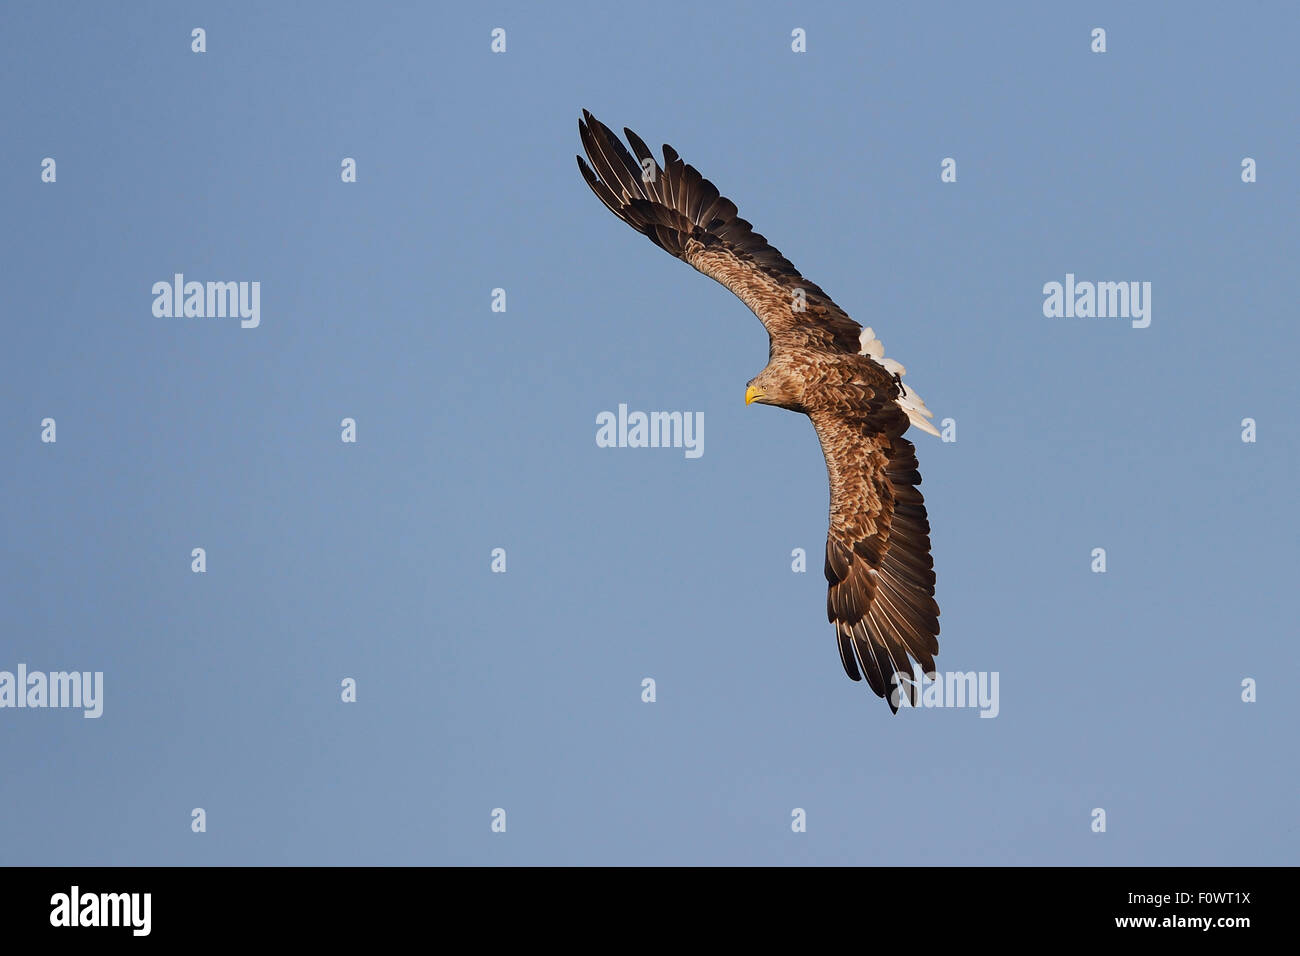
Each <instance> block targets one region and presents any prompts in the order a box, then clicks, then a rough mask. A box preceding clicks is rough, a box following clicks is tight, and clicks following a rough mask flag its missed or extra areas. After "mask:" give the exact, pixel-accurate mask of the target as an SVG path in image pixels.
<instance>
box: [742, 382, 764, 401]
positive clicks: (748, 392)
mask: <svg viewBox="0 0 1300 956" xmlns="http://www.w3.org/2000/svg"><path fill="white" fill-rule="evenodd" d="M762 397H763V390H762V389H761V388H755V387H754V386H753V385H751V386H749V388H747V389H745V404H746V405H751V404H753V403H754V402H756V401H758V400H759V399H760V398H762Z"/></svg>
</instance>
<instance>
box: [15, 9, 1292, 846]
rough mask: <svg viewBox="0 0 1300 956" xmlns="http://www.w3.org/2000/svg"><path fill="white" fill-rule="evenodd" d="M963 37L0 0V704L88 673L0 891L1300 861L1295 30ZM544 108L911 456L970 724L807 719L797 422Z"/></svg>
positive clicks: (815, 597)
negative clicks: (192, 875)
mask: <svg viewBox="0 0 1300 956" xmlns="http://www.w3.org/2000/svg"><path fill="white" fill-rule="evenodd" d="M979 6H980V7H981V8H980V9H977V8H976V7H977V5H973V4H970V5H968V4H951V5H949V4H938V5H926V4H906V5H881V6H880V7H879V8H878V9H871V10H866V9H863V5H852V7H853V8H852V9H846V8H844V5H838V4H837V5H832V4H825V5H823V4H811V5H810V4H800V5H798V6H796V5H790V4H779V3H770V2H757V3H743V4H741V3H735V4H719V5H700V4H695V3H680V4H679V3H660V4H656V5H655V7H654V10H653V15H647V9H646V8H643V7H639V6H626V5H625V6H619V5H617V4H609V3H591V4H583V5H569V6H559V7H555V6H554V5H538V4H532V3H518V4H497V5H494V6H490V7H482V6H480V5H469V4H466V5H464V7H463V9H453V8H451V7H449V6H447V5H434V4H425V3H420V4H409V5H400V6H393V5H385V4H377V5H366V4H362V5H357V4H352V3H348V4H310V5H307V4H302V5H289V4H261V3H242V4H172V3H154V4H129V5H117V4H112V5H105V4H90V3H83V4H57V5H51V4H5V5H4V7H3V9H2V10H0V46H2V47H3V54H4V55H3V57H0V79H2V80H3V91H4V92H3V96H2V97H0V128H2V129H3V130H4V144H5V148H4V149H3V150H2V151H0V217H2V218H3V221H4V223H5V227H6V228H5V229H3V230H2V231H0V244H3V258H4V261H5V262H6V266H7V267H6V270H5V275H6V280H5V283H6V295H5V297H4V306H3V314H4V321H3V336H4V345H3V349H0V437H3V447H4V448H5V449H6V452H7V457H6V460H5V467H4V468H3V469H0V546H2V547H3V551H2V552H0V621H3V623H2V624H0V670H3V671H15V669H16V668H17V667H18V666H19V665H23V666H25V667H26V668H27V669H28V670H29V671H43V672H49V671H62V670H77V671H89V672H97V671H98V672H102V673H103V675H104V676H103V701H102V704H103V713H102V716H101V717H99V718H98V719H85V718H83V717H82V714H81V712H80V711H78V710H71V709H49V708H46V709H21V710H20V709H0V760H3V772H0V808H3V812H0V861H3V862H6V863H25V864H238V863H253V864H293V863H306V864H350V863H379V864H389V863H391V864H552V863H559V864H676V863H687V864H867V865H917V864H976V863H981V864H1076V863H1081V864H1107V863H1116V864H1192V863H1197V864H1266V863H1267V864H1288V863H1295V862H1296V859H1297V847H1300V821H1297V816H1296V806H1297V794H1298V787H1300V775H1298V774H1297V767H1296V756H1295V731H1296V727H1297V723H1298V720H1297V718H1300V704H1298V703H1297V699H1296V695H1295V693H1294V684H1295V681H1296V678H1297V670H1298V665H1300V652H1298V651H1297V636H1296V628H1295V622H1294V617H1293V615H1292V613H1291V612H1290V607H1289V605H1290V599H1291V597H1292V595H1293V592H1294V588H1295V583H1294V579H1295V574H1296V570H1297V564H1298V562H1297V551H1296V547H1297V504H1296V496H1295V472H1296V465H1297V460H1298V459H1297V439H1298V437H1300V435H1298V434H1297V418H1296V409H1297V407H1298V406H1300V394H1297V387H1296V380H1295V373H1294V366H1295V355H1296V349H1297V344H1298V341H1297V333H1296V305H1295V303H1296V296H1295V286H1294V276H1295V261H1296V254H1297V245H1298V243H1297V230H1296V223H1297V212H1298V211H1300V203H1298V202H1297V198H1298V195H1297V181H1298V180H1297V176H1296V171H1295V165H1296V135H1295V130H1296V126H1295V121H1296V116H1297V90H1298V89H1300V82H1298V80H1300V76H1298V74H1300V69H1298V68H1297V57H1296V52H1295V51H1296V49H1297V46H1300V28H1298V15H1297V13H1296V9H1295V6H1294V5H1293V4H1289V3H1260V4H1251V5H1248V6H1245V7H1240V6H1231V5H1228V6H1223V5H1217V4H1216V5H1205V6H1199V7H1198V6H1197V5H1195V4H1188V5H1180V6H1179V7H1178V8H1177V9H1176V10H1173V9H1171V8H1167V7H1165V6H1163V5H1156V4H1151V5H1142V4H1124V3H1115V4H1089V5H1087V12H1086V13H1085V12H1065V11H1063V10H1061V9H1058V5H1056V4H1032V3H1026V4H1023V5H1018V6H1009V7H1005V8H1004V9H1003V10H1002V11H1001V12H999V13H996V14H994V13H991V12H988V11H986V10H984V9H983V8H982V5H979ZM196 27H202V28H203V29H205V30H206V52H204V53H195V52H192V50H191V43H192V39H191V31H192V30H193V29H194V28H196ZM496 27H501V28H504V29H505V31H506V52H504V53H501V54H494V53H493V52H492V51H491V49H490V47H491V42H492V38H491V31H492V30H493V28H496ZM1096 27H1101V28H1104V29H1105V31H1106V46H1107V50H1106V52H1105V53H1094V52H1092V51H1091V49H1090V47H1091V45H1092V43H1093V41H1092V38H1091V31H1092V30H1093V28H1096ZM796 28H801V29H803V30H805V31H806V37H807V40H806V44H807V51H806V52H804V53H795V52H793V51H792V49H791V44H792V42H793V41H792V37H791V33H792V31H793V30H795V29H796ZM582 108H587V109H590V110H591V111H592V112H593V113H595V115H596V116H597V117H599V118H601V119H602V120H604V121H605V122H607V123H608V124H609V125H611V126H613V127H614V128H615V129H621V128H622V127H623V126H625V125H626V126H630V127H632V128H633V129H634V130H636V131H637V132H638V133H639V134H640V135H641V136H642V137H643V138H644V139H645V140H646V141H647V142H649V143H650V144H651V145H652V146H653V147H656V148H657V147H658V145H659V144H660V143H663V142H669V143H671V144H672V145H673V146H674V147H675V148H676V149H677V150H678V151H679V152H680V153H681V154H682V156H683V157H684V158H685V159H686V161H687V162H690V163H692V164H693V165H695V166H696V167H697V168H698V169H700V170H701V171H702V172H703V173H704V175H705V176H707V177H708V178H710V179H711V180H712V181H713V182H714V183H715V184H716V185H717V186H718V187H719V188H720V189H721V190H722V191H723V193H724V195H727V196H729V197H730V198H731V199H732V200H734V201H735V202H736V203H737V205H738V206H739V208H740V212H741V215H743V216H744V217H745V218H747V219H749V220H750V221H752V222H753V223H754V225H755V227H756V228H757V229H758V230H759V231H760V232H762V233H763V234H764V235H766V236H767V237H768V238H769V240H770V241H771V242H772V243H773V244H774V245H776V246H777V247H778V248H779V249H780V250H781V251H782V252H783V253H784V254H785V255H786V256H787V257H789V258H790V259H791V260H792V261H793V262H794V263H795V264H796V265H797V266H798V267H799V268H800V269H801V270H802V271H803V272H804V273H805V274H806V275H807V276H809V277H810V278H811V279H812V280H813V281H815V282H817V283H818V284H820V285H821V286H822V287H823V288H825V289H826V291H827V292H828V293H830V294H831V295H832V296H833V297H834V298H835V300H836V301H837V302H838V303H839V304H840V305H841V306H842V307H843V308H844V309H845V310H847V311H848V312H849V313H850V314H851V315H853V316H854V317H855V318H857V319H858V320H859V321H860V322H862V323H863V324H864V325H870V326H872V327H873V328H874V329H875V330H876V332H877V334H878V335H879V336H880V338H881V339H882V340H883V341H884V343H885V346H886V349H887V354H888V355H890V356H891V357H894V358H897V359H898V360H899V361H901V362H903V363H904V364H905V365H906V366H907V370H908V374H907V382H908V383H910V384H912V385H913V386H915V388H916V389H917V390H918V391H919V392H920V394H922V395H923V396H924V397H925V400H926V402H927V403H928V405H929V407H930V408H931V409H932V410H934V411H935V413H936V417H937V419H940V420H941V419H945V418H951V419H952V420H954V421H955V423H956V439H957V440H956V441H952V442H943V441H940V440H939V439H936V438H931V437H930V436H928V435H924V434H920V433H917V432H915V431H914V432H913V433H912V435H913V438H914V440H915V441H916V442H917V444H918V449H919V451H918V454H919V458H920V463H921V471H922V474H923V475H924V479H925V481H924V485H923V486H922V490H923V491H924V492H925V495H926V499H927V503H928V507H929V512H930V519H931V523H932V525H933V535H932V538H933V546H934V560H935V566H936V572H937V575H938V594H937V597H938V601H939V604H940V606H941V608H942V618H941V624H942V628H943V631H942V634H941V635H940V648H941V651H940V655H939V658H938V664H939V667H940V668H941V669H943V670H945V671H961V672H965V671H975V672H985V673H992V672H996V673H997V674H998V675H999V693H1000V700H999V712H998V715H997V717H996V718H993V719H983V718H981V717H980V716H979V712H978V710H976V709H971V708H944V709H938V708H934V709H921V710H911V711H909V710H906V709H904V710H903V711H900V713H899V714H898V715H897V716H891V715H890V712H889V709H888V707H887V706H886V705H885V703H884V702H883V701H881V700H879V699H877V698H876V697H874V696H873V695H871V694H870V693H869V691H868V690H867V689H866V688H865V686H864V685H861V684H853V683H852V682H850V681H849V680H848V679H847V678H846V677H845V675H844V673H843V672H842V669H841V667H840V663H839V658H838V655H837V653H836V648H835V641H834V637H833V634H832V631H831V628H830V626H829V625H828V624H827V623H826V619H825V581H824V579H823V577H822V570H821V565H822V557H821V556H822V553H823V548H824V540H825V532H826V506H827V484H826V474H825V467H824V464H823V461H822V458H821V455H820V452H819V450H818V446H817V442H816V438H815V436H814V434H813V431H812V428H811V426H810V425H809V423H808V422H807V421H805V420H804V419H803V418H802V417H801V416H798V415H795V414H791V413H789V412H786V411H783V410H781V409H776V408H770V407H764V406H759V405H754V406H751V407H748V408H746V407H745V405H744V400H743V396H744V391H745V383H746V382H747V381H748V380H749V378H751V377H752V376H753V375H754V374H756V373H757V372H758V371H759V370H760V369H761V368H762V366H763V363H764V362H765V360H766V357H767V352H766V347H767V341H766V337H765V335H764V333H763V330H762V328H761V326H760V325H759V324H758V322H757V320H756V319H755V318H754V317H753V316H752V315H751V314H750V313H749V312H748V310H746V308H745V307H744V306H743V305H742V304H741V303H740V302H739V300H737V299H735V298H734V297H733V296H731V294H730V293H728V292H727V291H726V290H725V289H723V288H722V287H720V286H718V285H716V284H714V283H712V282H711V281H709V280H708V279H706V278H704V277H703V276H701V275H699V274H697V273H695V272H694V271H693V270H691V269H690V268H689V267H687V266H686V265H684V264H683V263H680V262H677V261H675V260H673V259H672V258H671V257H669V256H667V255H665V254H664V253H663V252H661V251H660V250H658V249H656V248H655V247H654V246H652V245H651V244H650V243H649V242H648V241H646V240H645V239H644V238H643V237H641V236H638V235H636V234H635V233H634V232H632V231H631V230H630V229H628V228H627V227H626V226H624V225H623V224H622V223H620V222H618V221H617V220H616V219H615V218H614V217H613V216H611V215H610V214H609V213H608V212H607V211H606V210H605V209H604V207H603V206H602V205H601V204H600V202H599V201H598V200H597V199H596V197H595V196H593V195H592V194H591V193H590V191H589V190H588V188H587V186H586V185H585V184H584V183H583V182H582V179H581V178H580V176H579V174H578V170H577V168H576V164H575V163H574V159H573V157H574V154H575V153H576V152H578V151H579V148H580V147H579V141H578V133H577V119H578V117H579V115H580V110H581V109H582ZM47 157H48V158H51V159H53V160H55V163H56V166H55V175H56V180H55V181H54V182H52V183H51V182H42V161H43V160H44V159H46V158H47ZM345 157H350V158H352V159H354V160H355V162H356V171H357V181H356V182H355V183H344V182H342V177H341V164H342V163H343V160H344V158H345ZM1247 157H1249V158H1251V159H1253V160H1254V161H1255V164H1256V166H1255V168H1256V175H1257V181H1256V182H1253V183H1245V182H1243V181H1242V161H1243V159H1245V158H1247ZM945 158H951V159H953V160H955V163H956V182H950V183H945V182H942V181H941V178H940V173H941V163H942V161H943V160H944V159H945ZM176 273H182V274H184V276H185V277H186V279H187V280H196V281H201V282H207V281H239V282H254V281H256V282H258V283H260V285H259V289H260V314H259V318H260V324H259V325H258V326H257V327H256V328H241V324H240V321H239V320H238V319H237V318H229V317H227V318H198V317H188V318H186V317H180V318H166V317H159V316H156V315H155V314H154V301H155V296H154V294H153V292H152V288H153V286H154V284H155V283H157V282H170V281H171V279H172V277H173V275H175V274H176ZM1067 274H1070V275H1073V276H1075V278H1076V280H1077V281H1079V282H1083V281H1096V282H1101V281H1116V282H1118V281H1124V282H1139V283H1144V282H1149V283H1150V284H1151V285H1150V289H1151V292H1150V306H1151V313H1150V319H1151V321H1150V325H1149V327H1147V328H1134V327H1133V326H1132V324H1131V322H1130V321H1128V320H1126V319H1122V318H1064V317H1047V316H1045V315H1044V308H1043V306H1044V298H1045V296H1044V292H1043V287H1044V285H1045V284H1047V283H1050V282H1061V283H1064V282H1065V281H1066V276H1067ZM250 288H251V286H250ZM498 288H500V289H504V290H505V292H506V300H505V301H506V311H505V312H495V311H493V309H492V302H493V290H494V289H498ZM620 404H625V405H627V406H628V408H629V409H630V410H644V411H654V410H661V411H684V412H692V413H702V415H703V419H704V422H705V430H704V445H703V454H702V455H700V456H699V457H698V458H688V457H687V456H686V455H685V454H684V453H683V450H682V449H674V448H657V449H638V448H600V447H597V444H596V440H595V439H596V431H597V427H596V417H597V416H598V415H599V414H600V413H601V412H602V411H616V410H617V409H618V406H619V405H620ZM47 418H50V419H54V421H55V423H56V424H55V427H56V438H57V440H56V441H55V442H53V443H49V442H44V441H42V424H41V423H42V421H43V420H44V419H47ZM345 418H351V419H354V420H355V422H356V439H357V440H356V441H355V443H345V442H343V441H342V440H341V435H342V431H343V429H342V425H341V422H342V421H343V420H344V419H345ZM1247 418H1250V419H1253V420H1254V421H1255V423H1256V439H1257V440H1256V441H1254V442H1244V441H1243V440H1242V434H1243V425H1242V422H1243V419H1247ZM195 548H203V549H204V551H205V554H206V571H205V572H204V573H194V572H193V571H192V569H191V562H192V560H193V559H192V557H191V554H192V551H193V549H195ZM495 548H502V549H504V550H505V556H506V557H505V560H506V571H505V573H493V570H492V560H493V559H492V552H493V549H495ZM797 548H802V549H804V550H805V551H806V553H807V555H808V559H807V563H808V568H807V571H806V573H797V572H795V571H793V570H792V563H793V558H792V552H793V551H794V550H795V549H797ZM1097 548H1103V549H1105V557H1106V571H1105V573H1095V572H1094V571H1093V570H1092V568H1093V565H1094V560H1095V559H1094V558H1093V552H1094V549H1097ZM345 678H353V679H354V680H355V681H356V697H357V699H356V702H355V703H345V702H343V700H342V699H341V698H342V693H343V692H342V690H341V682H342V681H343V680H344V679H345ZM645 678H652V679H653V680H654V681H655V689H656V700H655V702H653V703H646V702H643V700H642V681H643V680H644V679H645ZM1247 679H1250V680H1253V681H1255V682H1256V689H1255V693H1256V695H1257V699H1256V700H1255V702H1253V703H1247V702H1243V700H1242V695H1243V685H1242V682H1243V681H1245V680H1247ZM195 808H202V809H203V810H204V811H205V819H206V832H203V833H195V832H192V825H191V824H192V811H193V810H194V809H195ZM496 808H501V809H504V810H505V812H506V831H505V832H504V833H494V832H493V831H492V822H493V819H492V814H493V811H494V809H496ZM796 808H799V809H802V810H803V811H804V812H805V815H806V832H802V833H799V832H794V830H793V829H792V822H794V817H792V812H793V811H794V810H795V809H796ZM1095 809H1103V810H1104V811H1105V814H1106V830H1105V832H1104V833H1099V832H1094V829H1093V825H1094V819H1095V817H1094V813H1093V811H1094V810H1095Z"/></svg>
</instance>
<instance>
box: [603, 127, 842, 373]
mask: <svg viewBox="0 0 1300 956" xmlns="http://www.w3.org/2000/svg"><path fill="white" fill-rule="evenodd" d="M583 116H584V117H585V122H584V121H583V120H579V121H578V132H579V133H580V134H581V136H582V146H583V149H584V150H586V153H587V159H588V160H590V162H591V166H588V165H587V163H585V162H583V160H582V157H581V156H579V157H578V168H579V169H581V170H582V176H583V178H584V179H586V180H587V185H588V186H590V187H591V189H592V192H594V193H595V194H596V195H597V196H599V197H600V199H601V201H602V202H603V203H604V204H605V205H606V206H608V207H609V208H610V211H611V212H613V213H614V215H616V216H618V218H620V219H622V220H623V221H624V222H625V223H627V224H628V225H629V226H631V227H632V228H633V229H635V230H636V231H637V232H639V233H642V234H644V235H646V236H649V237H650V240H651V241H652V242H653V243H654V244H655V245H657V246H659V247H660V248H661V249H664V250H666V251H668V252H670V253H672V254H673V255H674V256H676V257H677V258H679V259H682V260H684V261H686V262H689V263H690V264H691V265H692V266H694V267H695V268H696V269H698V270H699V271H700V272H703V273H704V274H705V275H706V276H709V277H710V278H712V279H716V280H717V281H718V282H721V283H722V284H723V285H724V286H726V287H727V288H728V289H730V290H731V291H732V292H734V293H735V294H736V295H737V296H739V297H740V299H741V301H743V302H744V303H745V304H746V305H747V306H749V307H750V309H752V310H753V312H754V314H755V315H757V316H758V318H759V320H760V321H762V323H763V325H764V327H765V328H766V329H767V333H768V335H769V336H770V337H771V339H772V344H773V346H774V347H775V346H778V345H780V346H793V347H799V348H815V349H822V350H825V351H832V352H848V353H851V354H852V353H857V352H858V350H859V349H860V348H861V344H860V342H859V336H860V334H861V332H862V326H860V325H858V323H857V322H854V321H853V320H852V319H851V318H849V317H848V315H846V314H845V312H844V310H843V309H841V308H840V307H839V306H837V305H836V304H835V303H834V302H832V301H831V297H830V296H828V295H827V294H826V293H825V292H823V291H822V290H821V289H820V288H819V287H818V286H817V285H816V284H814V283H812V282H809V281H808V280H807V279H805V278H804V277H803V276H802V275H800V274H799V270H798V269H796V268H795V267H794V266H793V265H791V264H790V260H788V259H786V258H785V257H784V256H783V255H781V253H780V252H778V251H777V250H776V249H774V248H772V246H770V245H768V242H767V240H766V239H764V238H763V237H762V236H760V235H759V234H758V233H756V232H755V231H754V227H753V226H751V225H750V224H749V223H748V222H746V221H745V220H744V219H741V218H740V217H739V216H738V215H737V214H736V204H735V203H733V202H732V201H731V200H730V199H726V198H724V197H722V196H721V195H719V193H718V190H717V187H715V186H714V185H713V183H711V182H709V181H708V180H707V179H705V178H704V177H703V176H701V175H700V174H699V172H698V171H697V170H696V169H695V168H694V167H693V166H688V165H687V164H685V163H683V162H682V160H681V158H680V157H679V156H678V155H677V152H676V150H674V149H673V148H672V147H671V146H668V145H665V146H664V165H663V166H662V167H661V166H660V165H659V163H658V162H657V161H656V160H655V158H654V156H653V155H652V154H651V153H650V150H649V149H647V148H646V145H645V143H644V142H642V141H641V138H640V137H639V136H637V135H636V134H635V133H633V132H632V131H631V130H630V129H624V131H623V132H624V133H626V134H627V140H628V142H629V143H630V144H631V146H632V150H633V151H634V152H635V153H636V157H635V158H633V156H632V154H631V153H629V152H628V151H627V148H626V147H625V146H624V145H623V143H622V142H621V141H620V140H619V138H618V137H617V136H615V135H614V133H613V132H611V131H610V129H609V127H607V126H605V125H604V124H603V123H601V122H600V121H599V120H597V119H596V118H595V117H594V116H592V115H591V114H590V113H588V112H587V111H586V110H583ZM593 168H594V170H595V171H594V172H593Z"/></svg>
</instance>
